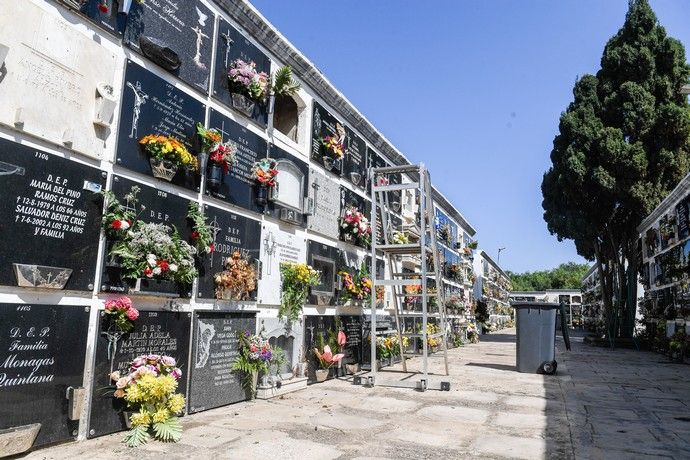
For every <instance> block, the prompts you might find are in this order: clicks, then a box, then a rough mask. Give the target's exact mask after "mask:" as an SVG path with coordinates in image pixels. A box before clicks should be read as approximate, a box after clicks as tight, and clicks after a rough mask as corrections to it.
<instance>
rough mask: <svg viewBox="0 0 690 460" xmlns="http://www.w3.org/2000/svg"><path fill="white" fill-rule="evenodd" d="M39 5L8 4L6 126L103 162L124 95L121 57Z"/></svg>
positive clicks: (0, 27) (2, 111)
mask: <svg viewBox="0 0 690 460" xmlns="http://www.w3.org/2000/svg"><path fill="white" fill-rule="evenodd" d="M40 3H46V2H11V1H10V2H4V3H3V4H2V14H0V44H1V45H3V46H2V47H0V48H2V49H3V50H7V53H5V52H4V51H3V52H0V54H2V55H3V56H2V58H3V59H2V62H0V101H2V103H0V124H3V125H6V126H8V127H9V128H11V129H13V130H18V131H21V132H23V133H26V134H30V135H32V136H36V137H39V138H41V139H44V140H46V141H47V142H50V143H53V144H56V145H58V146H59V147H60V148H67V149H70V150H74V151H77V152H79V153H81V154H83V155H85V156H88V157H91V158H96V159H101V158H103V155H104V154H105V152H106V141H107V140H109V137H110V135H111V123H112V121H113V115H114V110H115V107H116V106H117V100H118V99H119V97H120V96H119V88H114V84H115V83H114V82H115V75H116V73H118V78H119V68H118V58H117V57H116V56H115V53H114V52H113V51H112V50H111V49H109V48H108V47H107V46H105V44H102V43H99V41H98V40H95V39H93V38H92V37H91V35H90V34H87V33H84V31H83V30H79V29H80V28H78V27H73V23H74V22H76V21H75V19H74V18H72V17H69V16H71V15H67V14H65V12H64V11H50V8H45V7H42V6H41V5H39V4H40ZM60 13H62V14H60Z"/></svg>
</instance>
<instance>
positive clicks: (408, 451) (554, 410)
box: [26, 329, 690, 460]
mask: <svg viewBox="0 0 690 460" xmlns="http://www.w3.org/2000/svg"><path fill="white" fill-rule="evenodd" d="M514 334H515V332H514V330H512V329H511V330H506V331H502V332H501V333H497V334H491V335H488V336H483V337H482V339H483V340H482V342H481V343H479V344H476V345H466V346H464V347H462V348H459V349H454V350H451V351H450V353H449V357H450V359H451V382H452V383H451V391H450V392H439V391H427V392H425V393H419V392H414V391H412V390H406V389H399V388H395V389H393V388H391V389H388V388H380V387H379V388H376V389H374V390H372V389H368V388H364V387H361V386H354V385H352V384H351V383H350V382H349V381H345V380H340V381H336V380H331V381H328V382H326V383H323V384H316V385H312V386H310V387H309V388H308V389H306V390H302V391H299V392H296V393H292V394H290V395H286V396H285V397H283V398H279V399H274V400H269V401H254V402H243V403H239V404H235V405H231V406H226V407H222V408H218V409H215V410H210V411H206V412H202V413H198V414H195V415H192V416H188V417H184V419H183V425H184V428H185V430H184V433H183V436H182V440H181V442H180V443H179V444H162V443H159V442H151V443H149V444H148V445H145V446H143V447H141V448H139V449H138V450H137V451H136V455H137V457H138V458H166V459H177V458H192V457H193V458H283V459H293V458H294V459H297V458H299V459H306V458H314V459H329V458H365V457H366V458H371V457H378V458H432V457H433V458H526V459H535V458H559V459H562V458H646V456H653V457H658V456H667V457H669V458H688V457H690V445H688V443H687V439H688V435H689V434H690V423H688V422H686V421H683V420H685V419H684V418H683V417H681V416H684V415H686V414H687V413H688V409H690V406H688V398H687V396H688V393H687V386H685V387H684V386H683V385H687V382H688V381H689V380H690V369H688V366H677V365H670V364H666V363H663V362H659V361H661V360H663V358H661V357H660V356H658V355H654V354H652V353H646V352H635V351H630V350H615V351H611V350H608V349H603V348H593V347H590V346H588V345H584V344H582V343H581V341H578V339H577V338H575V343H574V348H573V351H572V352H570V353H563V352H561V351H560V350H559V353H558V356H557V359H558V361H559V368H558V375H556V376H541V375H536V374H535V375H532V374H519V373H517V372H516V371H515V370H514V366H515V335H514ZM623 355H625V356H623ZM432 361H434V363H435V364H436V365H437V366H438V367H439V368H440V366H441V364H442V359H441V358H440V357H439V358H432ZM683 392H684V393H685V396H684V397H683ZM122 436H123V433H116V434H114V435H110V436H105V437H101V438H97V439H94V440H90V441H86V442H82V443H72V444H67V445H63V446H57V447H52V448H48V449H44V450H40V451H38V452H34V453H32V454H29V455H28V456H27V457H26V458H28V459H65V460H66V459H70V460H74V459H77V458H90V459H112V458H114V457H118V456H123V455H124V456H131V455H134V451H132V450H130V449H128V448H127V447H125V446H124V445H123V444H122V443H121V442H120V441H121V439H122ZM683 438H684V439H685V440H684V439H683Z"/></svg>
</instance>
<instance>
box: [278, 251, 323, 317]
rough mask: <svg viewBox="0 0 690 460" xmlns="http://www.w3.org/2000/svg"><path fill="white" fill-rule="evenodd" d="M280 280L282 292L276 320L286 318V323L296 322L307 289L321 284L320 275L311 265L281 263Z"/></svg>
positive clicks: (307, 291) (307, 292) (305, 297)
mask: <svg viewBox="0 0 690 460" xmlns="http://www.w3.org/2000/svg"><path fill="white" fill-rule="evenodd" d="M280 278H281V287H282V290H281V291H282V292H281V297H280V308H279V309H278V318H283V317H287V319H288V321H297V319H298V318H299V314H300V312H301V311H302V306H303V305H304V302H305V300H306V299H307V295H309V289H310V288H311V287H312V286H317V285H318V284H319V283H320V282H321V274H320V273H319V272H318V271H316V270H314V269H313V268H312V267H311V265H307V264H295V263H281V264H280Z"/></svg>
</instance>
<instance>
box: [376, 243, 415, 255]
mask: <svg viewBox="0 0 690 460" xmlns="http://www.w3.org/2000/svg"><path fill="white" fill-rule="evenodd" d="M376 249H377V250H380V251H383V252H387V253H389V254H419V253H421V252H422V246H421V245H419V244H382V245H377V246H376Z"/></svg>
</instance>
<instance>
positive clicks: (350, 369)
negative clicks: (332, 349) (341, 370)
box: [345, 363, 359, 374]
mask: <svg viewBox="0 0 690 460" xmlns="http://www.w3.org/2000/svg"><path fill="white" fill-rule="evenodd" d="M345 369H346V370H347V373H348V374H356V373H357V372H359V363H352V364H346V365H345Z"/></svg>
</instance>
